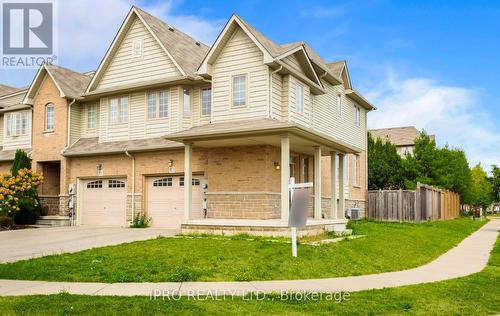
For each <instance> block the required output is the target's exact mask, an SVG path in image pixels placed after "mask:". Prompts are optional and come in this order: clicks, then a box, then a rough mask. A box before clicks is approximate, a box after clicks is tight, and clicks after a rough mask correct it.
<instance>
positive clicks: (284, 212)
mask: <svg viewBox="0 0 500 316" xmlns="http://www.w3.org/2000/svg"><path fill="white" fill-rule="evenodd" d="M289 183H290V138H289V136H288V135H282V136H281V220H283V221H288V216H289V212H290V198H289V190H288V184H289Z"/></svg>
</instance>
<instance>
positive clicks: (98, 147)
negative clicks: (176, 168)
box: [62, 137, 183, 157]
mask: <svg viewBox="0 0 500 316" xmlns="http://www.w3.org/2000/svg"><path fill="white" fill-rule="evenodd" d="M182 147H183V145H182V144H180V143H177V142H173V141H169V140H166V139H164V138H149V139H137V140H128V141H114V142H102V143H100V142H99V138H98V137H92V138H80V139H79V140H78V141H77V142H76V143H74V144H73V145H72V146H71V147H69V148H68V149H66V150H65V151H64V152H63V153H62V155H63V156H65V157H82V156H92V155H109V154H123V153H125V151H129V152H144V151H155V150H162V149H173V148H182Z"/></svg>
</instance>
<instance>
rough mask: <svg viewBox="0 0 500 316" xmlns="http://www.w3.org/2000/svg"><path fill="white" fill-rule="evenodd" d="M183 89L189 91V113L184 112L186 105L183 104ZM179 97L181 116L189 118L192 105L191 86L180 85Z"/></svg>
mask: <svg viewBox="0 0 500 316" xmlns="http://www.w3.org/2000/svg"><path fill="white" fill-rule="evenodd" d="M184 90H188V91H189V113H186V111H185V110H186V105H185V104H184V101H185V100H184ZM181 97H182V103H181V104H182V118H183V119H190V118H191V112H192V105H193V89H192V88H191V87H182V88H181Z"/></svg>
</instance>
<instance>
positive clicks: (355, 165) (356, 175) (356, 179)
mask: <svg viewBox="0 0 500 316" xmlns="http://www.w3.org/2000/svg"><path fill="white" fill-rule="evenodd" d="M352 160H353V161H352V178H353V179H352V186H354V187H358V188H359V187H360V166H361V163H360V160H359V155H356V154H354V155H352Z"/></svg>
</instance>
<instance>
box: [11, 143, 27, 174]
mask: <svg viewBox="0 0 500 316" xmlns="http://www.w3.org/2000/svg"><path fill="white" fill-rule="evenodd" d="M21 169H31V158H30V157H29V156H28V154H27V153H26V152H25V151H24V150H22V149H18V150H16V155H15V157H14V163H13V164H12V169H11V173H12V175H13V176H14V177H15V176H17V173H18V172H19V170H21Z"/></svg>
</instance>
